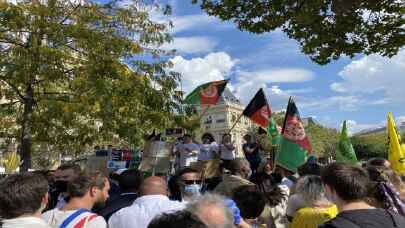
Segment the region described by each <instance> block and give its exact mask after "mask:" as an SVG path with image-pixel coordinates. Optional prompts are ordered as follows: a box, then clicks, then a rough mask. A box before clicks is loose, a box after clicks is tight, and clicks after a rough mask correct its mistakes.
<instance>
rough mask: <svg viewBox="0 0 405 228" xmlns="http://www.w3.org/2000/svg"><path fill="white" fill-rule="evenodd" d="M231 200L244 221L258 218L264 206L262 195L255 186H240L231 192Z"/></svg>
mask: <svg viewBox="0 0 405 228" xmlns="http://www.w3.org/2000/svg"><path fill="white" fill-rule="evenodd" d="M232 199H233V201H235V203H236V205H237V206H238V208H239V210H240V215H241V216H242V218H244V219H255V218H257V217H259V216H260V214H261V213H262V212H263V210H264V206H265V205H266V199H265V197H264V196H263V194H262V193H261V192H260V191H259V190H257V188H256V186H241V187H238V188H236V189H235V190H234V191H233V194H232Z"/></svg>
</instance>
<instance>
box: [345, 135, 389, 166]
mask: <svg viewBox="0 0 405 228" xmlns="http://www.w3.org/2000/svg"><path fill="white" fill-rule="evenodd" d="M351 141H352V144H353V148H354V150H355V151H356V154H357V157H358V159H359V160H367V159H369V158H372V157H383V158H387V156H388V154H387V151H388V146H387V144H388V141H387V135H386V133H385V132H384V133H376V134H369V135H358V136H353V137H352V138H351Z"/></svg>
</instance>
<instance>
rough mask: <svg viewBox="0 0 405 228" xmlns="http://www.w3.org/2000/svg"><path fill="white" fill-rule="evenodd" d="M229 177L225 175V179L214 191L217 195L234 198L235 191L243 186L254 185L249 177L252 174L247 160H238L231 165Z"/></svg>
mask: <svg viewBox="0 0 405 228" xmlns="http://www.w3.org/2000/svg"><path fill="white" fill-rule="evenodd" d="M228 168H229V171H230V172H231V173H230V174H229V175H228V174H227V175H224V179H223V181H222V182H221V183H219V184H218V186H217V187H216V188H215V189H214V192H215V193H218V194H221V195H224V196H227V197H232V193H233V191H234V190H235V189H236V188H237V187H240V186H243V185H254V184H253V183H252V182H250V181H249V177H250V175H251V174H252V170H251V169H250V165H249V162H248V161H247V160H246V159H243V158H238V159H234V160H232V161H231V162H230V163H229V167H228Z"/></svg>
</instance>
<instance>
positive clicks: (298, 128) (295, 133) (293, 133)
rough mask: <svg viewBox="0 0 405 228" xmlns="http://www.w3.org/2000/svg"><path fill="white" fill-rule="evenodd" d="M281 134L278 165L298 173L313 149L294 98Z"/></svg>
mask: <svg viewBox="0 0 405 228" xmlns="http://www.w3.org/2000/svg"><path fill="white" fill-rule="evenodd" d="M281 134H282V136H283V137H282V139H281V142H280V151H279V152H278V154H277V155H276V163H277V164H278V165H280V166H282V167H284V168H286V169H288V170H290V171H293V172H297V168H298V167H299V166H300V165H302V164H303V163H304V162H305V161H306V158H307V155H308V153H311V152H312V147H311V144H310V142H309V139H308V136H307V135H306V134H305V129H304V124H303V123H302V120H301V117H300V114H299V112H298V108H297V106H296V105H295V102H294V100H293V99H292V98H290V100H289V101H288V106H287V112H286V114H285V118H284V125H283V129H282V132H281Z"/></svg>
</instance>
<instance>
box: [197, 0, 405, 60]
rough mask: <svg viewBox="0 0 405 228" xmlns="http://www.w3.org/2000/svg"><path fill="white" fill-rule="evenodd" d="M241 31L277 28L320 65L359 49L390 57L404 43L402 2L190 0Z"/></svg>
mask: <svg viewBox="0 0 405 228" xmlns="http://www.w3.org/2000/svg"><path fill="white" fill-rule="evenodd" d="M192 2H193V3H200V5H201V8H202V9H203V10H205V11H206V12H207V13H208V14H209V15H214V16H217V17H219V18H220V19H221V20H224V21H233V22H234V23H235V24H236V25H237V27H238V28H239V29H241V30H246V31H249V32H252V33H258V34H260V33H264V32H270V31H274V30H276V29H281V30H282V31H284V32H285V33H286V34H287V35H288V36H289V37H290V38H292V39H295V40H297V41H298V42H299V43H300V45H301V46H302V52H303V53H305V54H307V55H309V56H310V58H311V59H312V60H313V61H314V62H316V63H318V64H327V63H329V62H330V61H331V60H336V59H338V58H339V57H341V56H342V55H343V56H345V55H346V56H349V57H353V56H355V54H357V53H364V54H372V53H378V54H381V55H383V56H389V57H392V56H394V55H395V54H396V53H397V52H398V51H399V49H400V48H401V47H403V46H404V45H405V34H404V30H405V28H404V26H403V25H404V22H405V18H404V17H403V14H404V12H405V2H404V1H397V0H386V1H376V0H373V1H370V0H353V1H346V0H322V1H320V0H318V1H303V0H286V1H270V0H264V1H257V0H233V1H229V0H192Z"/></svg>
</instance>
